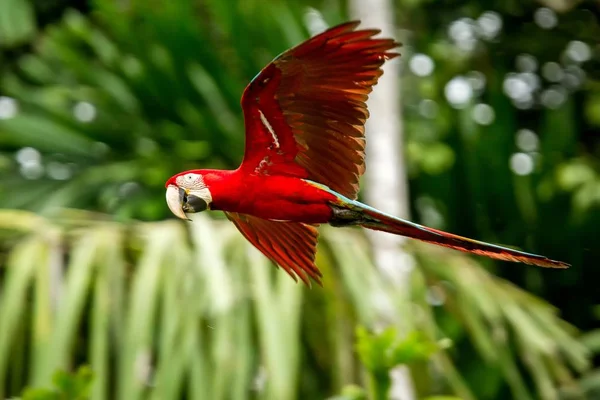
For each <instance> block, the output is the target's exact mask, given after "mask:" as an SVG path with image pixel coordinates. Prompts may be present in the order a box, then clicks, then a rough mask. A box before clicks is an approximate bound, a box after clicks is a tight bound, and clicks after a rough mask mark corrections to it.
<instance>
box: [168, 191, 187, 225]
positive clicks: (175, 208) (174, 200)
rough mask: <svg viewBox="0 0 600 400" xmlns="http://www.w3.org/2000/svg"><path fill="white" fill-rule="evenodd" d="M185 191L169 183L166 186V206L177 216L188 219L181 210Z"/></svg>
mask: <svg viewBox="0 0 600 400" xmlns="http://www.w3.org/2000/svg"><path fill="white" fill-rule="evenodd" d="M186 196H187V193H186V191H185V189H181V188H179V187H177V186H175V185H169V186H168V187H167V206H168V207H169V210H171V212H172V213H173V214H175V216H176V217H177V218H181V219H186V220H189V218H188V217H187V216H186V215H185V212H184V211H183V205H184V204H185V199H186Z"/></svg>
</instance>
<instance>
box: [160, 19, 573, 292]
mask: <svg viewBox="0 0 600 400" xmlns="http://www.w3.org/2000/svg"><path fill="white" fill-rule="evenodd" d="M357 26H358V22H349V23H346V24H342V25H339V26H336V27H333V28H331V29H329V30H327V31H325V32H324V33H322V34H320V35H317V36H315V37H313V38H311V39H309V40H307V41H306V42H304V43H301V44H300V45H298V46H296V47H294V48H292V49H290V50H288V51H286V52H284V53H282V54H281V55H280V56H279V57H277V58H276V59H275V60H273V62H271V63H270V64H269V65H267V66H266V67H265V68H264V69H263V70H262V71H261V72H260V73H259V74H258V75H257V76H256V77H255V78H254V79H253V80H252V82H251V83H250V84H249V85H248V86H247V87H246V90H245V91H244V94H243V96H242V108H243V110H244V121H245V126H246V147H245V153H244V159H243V161H242V163H241V165H240V167H239V168H238V169H236V170H228V171H225V170H209V169H200V170H190V171H185V172H182V173H179V174H176V175H174V176H173V177H171V178H170V179H169V180H168V181H167V183H166V185H165V186H166V188H167V204H168V206H169V208H170V209H171V211H172V212H173V213H174V214H175V215H176V216H178V217H180V218H183V219H186V218H187V217H186V213H193V212H199V211H203V210H206V209H212V210H220V211H224V212H225V214H226V215H227V217H228V218H229V219H230V220H231V221H232V222H233V223H234V224H235V226H236V227H237V228H238V229H239V230H240V232H241V233H242V234H243V235H244V237H246V239H248V240H249V241H250V242H251V243H252V244H253V245H254V246H255V247H257V248H258V249H259V250H260V251H261V252H263V254H265V255H266V256H267V257H269V258H270V259H271V260H272V261H274V262H275V263H277V264H278V265H279V266H281V267H282V268H284V269H285V270H286V271H287V272H288V273H289V274H290V275H291V276H292V277H293V278H294V279H296V277H299V278H301V279H302V280H303V281H304V282H306V283H307V284H308V283H309V280H308V277H310V278H312V279H314V280H315V281H317V282H320V277H321V274H320V272H319V270H318V268H317V267H316V265H315V263H314V259H315V252H316V245H317V236H318V232H317V229H316V226H317V225H319V224H331V225H333V226H338V227H343V226H352V225H358V226H362V227H365V228H368V229H374V230H379V231H385V232H389V233H392V234H397V235H403V236H408V237H412V238H415V239H419V240H422V241H425V242H429V243H434V244H437V245H441V246H445V247H450V248H453V249H457V250H461V251H466V252H469V253H473V254H479V255H483V256H487V257H490V258H495V259H500V260H507V261H518V262H524V263H527V264H534V265H539V266H544V267H556V268H565V267H567V266H568V264H566V263H563V262H560V261H554V260H550V259H548V258H546V257H543V256H538V255H535V254H530V253H525V252H521V251H518V250H514V249H510V248H507V247H501V246H496V245H492V244H489V243H484V242H480V241H476V240H473V239H468V238H464V237H460V236H457V235H453V234H451V233H447V232H442V231H439V230H436V229H433V228H428V227H425V226H421V225H418V224H415V223H412V222H410V221H406V220H403V219H400V218H397V217H394V216H391V215H388V214H385V213H383V212H381V211H378V210H376V209H374V208H372V207H370V206H368V205H366V204H363V203H360V202H358V201H357V200H356V197H357V193H358V181H359V178H360V176H361V175H362V174H363V172H364V170H365V165H364V155H365V154H364V149H365V138H364V133H365V132H364V124H365V121H366V120H367V118H368V115H369V113H368V111H367V106H366V100H367V98H368V94H369V93H370V92H371V90H372V87H373V86H374V85H375V84H376V83H377V79H378V78H379V76H381V74H382V73H383V72H382V70H381V66H382V65H383V63H384V62H385V61H386V60H388V59H391V58H394V57H396V56H398V54H397V53H394V52H392V51H391V50H392V49H394V48H395V47H397V46H398V43H396V42H394V41H393V40H392V39H375V38H373V36H374V35H376V34H377V33H378V32H379V31H377V30H356V27H357Z"/></svg>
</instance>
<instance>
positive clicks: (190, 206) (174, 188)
mask: <svg viewBox="0 0 600 400" xmlns="http://www.w3.org/2000/svg"><path fill="white" fill-rule="evenodd" d="M165 187H166V188H167V205H168V206H169V210H171V212H172V213H173V214H175V216H176V217H178V218H181V219H188V217H187V216H186V213H197V212H201V211H204V210H207V209H210V203H211V202H212V195H211V193H210V190H209V188H208V186H207V185H206V183H205V181H204V175H203V174H202V171H200V170H193V171H185V172H181V173H179V174H177V175H174V176H172V177H171V178H169V180H168V181H167V183H166V184H165Z"/></svg>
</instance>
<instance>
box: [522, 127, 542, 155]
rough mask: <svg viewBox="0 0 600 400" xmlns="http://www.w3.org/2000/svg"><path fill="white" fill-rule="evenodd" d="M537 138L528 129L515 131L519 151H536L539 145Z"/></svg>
mask: <svg viewBox="0 0 600 400" xmlns="http://www.w3.org/2000/svg"><path fill="white" fill-rule="evenodd" d="M539 141H540V140H539V138H538V136H537V135H536V134H535V132H533V131H532V130H530V129H519V130H518V131H517V137H516V142H517V147H518V148H519V150H521V151H536V150H537V149H538V145H539Z"/></svg>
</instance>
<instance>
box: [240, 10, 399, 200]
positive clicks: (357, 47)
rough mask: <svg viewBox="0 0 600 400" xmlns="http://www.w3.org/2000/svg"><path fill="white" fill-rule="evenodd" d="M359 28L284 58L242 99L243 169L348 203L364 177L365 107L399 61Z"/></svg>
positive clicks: (334, 32) (385, 42) (337, 30)
mask: <svg viewBox="0 0 600 400" xmlns="http://www.w3.org/2000/svg"><path fill="white" fill-rule="evenodd" d="M358 24H359V22H357V21H354V22H348V23H345V24H342V25H339V26H336V27H333V28H331V29H329V30H327V31H325V32H323V33H321V34H320V35H317V36H315V37H313V38H311V39H309V40H307V41H305V42H304V43H301V44H300V45H298V46H296V47H294V48H292V49H290V50H288V51H286V52H284V53H283V54H281V55H280V56H279V57H277V58H276V59H275V60H273V62H271V63H270V64H269V65H267V66H266V67H265V68H264V69H263V70H262V71H261V72H260V73H259V74H258V75H257V76H256V78H254V79H253V80H252V82H251V83H250V84H249V85H248V87H247V88H246V90H245V91H244V95H243V96H242V107H243V109H244V117H245V123H246V150H245V155H244V161H243V163H242V168H247V170H249V171H251V172H255V173H264V174H272V175H273V174H287V175H293V176H298V177H301V178H307V179H310V180H313V181H315V182H320V183H322V184H324V185H326V186H328V187H330V188H331V189H333V190H335V191H336V192H338V193H341V194H342V195H344V196H346V197H348V198H351V199H354V198H356V193H357V191H358V181H359V178H360V176H361V175H362V174H363V172H364V170H365V165H364V149H365V140H364V133H365V129H364V124H365V122H366V120H367V118H368V117H369V112H368V110H367V105H366V103H365V102H366V101H367V98H368V95H369V93H370V92H371V90H372V88H373V86H374V85H375V84H376V83H377V80H378V78H379V77H380V76H381V74H382V73H383V71H382V70H381V66H382V65H383V63H384V62H385V61H386V60H388V59H390V58H393V57H396V56H398V54H397V53H395V52H392V51H391V50H392V49H394V48H395V47H397V46H399V44H398V43H396V42H394V40H392V39H374V38H373V36H375V35H376V34H378V33H379V30H374V29H371V30H356V28H357V26H358Z"/></svg>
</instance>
